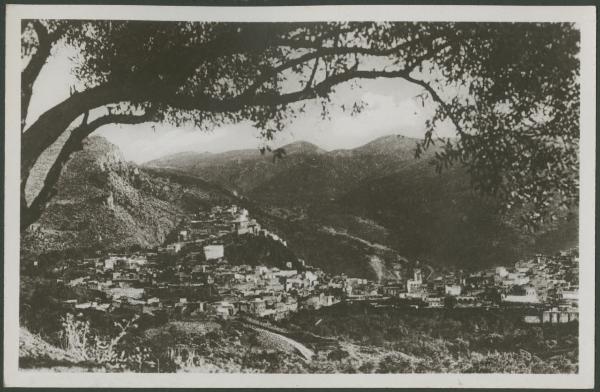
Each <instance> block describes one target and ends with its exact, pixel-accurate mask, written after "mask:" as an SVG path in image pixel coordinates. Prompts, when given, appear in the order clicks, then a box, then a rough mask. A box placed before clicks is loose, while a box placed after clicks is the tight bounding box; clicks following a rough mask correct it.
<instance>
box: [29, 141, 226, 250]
mask: <svg viewBox="0 0 600 392" xmlns="http://www.w3.org/2000/svg"><path fill="white" fill-rule="evenodd" d="M31 188H33V186H32V187H30V191H31V192H33V191H34V190H32V189H31ZM57 190H58V192H57V194H56V195H55V196H54V197H53V198H52V200H51V201H50V203H49V204H48V205H47V207H46V209H45V211H44V213H43V214H42V216H41V218H40V219H39V221H38V222H36V223H35V224H33V225H32V226H31V227H30V228H29V229H28V230H27V232H26V233H25V235H24V237H23V239H22V244H21V245H22V248H23V249H24V250H25V251H29V252H33V253H41V252H47V251H51V250H61V249H66V248H112V249H116V248H121V247H129V246H132V245H139V246H142V247H152V246H156V245H159V244H161V243H162V242H163V241H164V240H165V238H166V236H167V235H168V234H169V233H170V232H171V231H172V230H173V229H174V228H175V227H176V225H177V224H178V222H179V221H180V220H181V219H183V218H184V217H185V216H187V215H188V214H189V213H190V212H192V211H194V210H195V209H196V208H198V207H200V206H202V205H206V204H208V205H211V204H212V203H217V202H220V201H223V200H228V198H230V195H229V194H228V193H227V192H223V191H222V190H220V189H219V188H217V187H214V186H212V185H210V184H208V183H206V182H204V181H202V180H199V179H196V178H193V177H190V176H186V175H181V174H179V175H177V174H174V173H171V172H169V171H164V170H145V169H142V168H140V167H138V166H136V165H135V164H133V163H130V162H127V161H126V160H125V159H124V158H123V156H122V154H121V152H120V151H119V149H118V148H117V147H116V146H114V145H113V144H111V143H109V142H108V141H107V140H105V139H103V138H101V137H91V138H88V139H86V140H85V141H84V147H83V150H82V151H78V152H76V153H74V154H73V156H72V158H71V159H70V160H69V161H68V163H67V164H66V165H65V167H64V168H63V171H62V173H61V176H60V178H59V181H58V184H57Z"/></svg>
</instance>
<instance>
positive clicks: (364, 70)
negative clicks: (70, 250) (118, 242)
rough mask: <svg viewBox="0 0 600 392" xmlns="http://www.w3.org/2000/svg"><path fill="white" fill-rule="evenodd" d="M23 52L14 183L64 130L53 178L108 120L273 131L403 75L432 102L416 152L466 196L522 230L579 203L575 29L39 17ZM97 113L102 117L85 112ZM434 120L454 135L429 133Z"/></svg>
mask: <svg viewBox="0 0 600 392" xmlns="http://www.w3.org/2000/svg"><path fill="white" fill-rule="evenodd" d="M64 45H68V46H72V47H74V48H76V49H77V53H78V55H77V56H76V59H75V60H76V66H75V67H74V69H73V72H74V74H75V75H76V76H77V79H78V85H77V86H74V89H73V94H72V95H71V97H69V98H67V99H66V100H64V101H63V102H60V103H58V104H57V105H55V106H54V107H51V108H48V110H47V111H46V112H45V113H43V114H42V115H41V116H40V117H39V118H37V119H34V120H33V121H31V124H30V125H28V126H27V127H26V119H27V109H28V104H29V99H30V97H31V94H32V91H33V85H34V82H35V79H36V78H37V75H38V74H39V72H40V70H41V68H42V67H43V65H44V63H45V62H46V60H47V59H48V58H49V57H51V56H52V53H53V51H54V50H56V48H59V47H61V46H64ZM22 47H23V56H24V58H25V59H26V60H27V65H26V67H25V68H24V70H23V72H22V86H23V88H22V90H23V91H22V116H21V117H22V127H23V137H22V163H21V176H22V182H21V183H22V190H23V189H24V185H25V182H26V181H27V177H28V176H29V172H30V170H31V168H32V167H33V165H34V164H35V162H36V160H37V158H38V157H39V155H40V154H41V153H42V152H43V151H44V150H45V149H47V148H48V147H49V146H50V145H51V144H52V143H54V142H55V141H56V140H57V138H58V137H59V136H60V135H61V134H62V133H64V132H66V131H67V130H68V129H70V128H73V127H74V128H75V130H73V131H72V132H71V135H70V141H69V142H67V143H66V145H65V148H64V149H63V150H64V153H63V154H61V155H60V156H59V159H57V162H56V164H55V166H56V168H55V170H54V172H53V173H54V177H56V171H58V172H59V173H60V167H61V166H62V164H63V163H64V162H66V160H68V158H69V155H70V153H71V152H72V151H74V150H75V149H77V147H78V145H80V141H81V140H82V139H83V138H85V137H86V136H87V135H88V134H90V133H91V132H93V131H94V130H95V129H97V128H98V127H100V126H103V125H106V124H111V123H141V122H168V123H172V124H175V125H181V124H183V123H191V124H193V125H194V126H196V127H198V128H199V129H204V130H205V129H212V128H214V127H216V126H218V125H221V124H224V123H235V122H239V121H243V120H249V121H252V122H253V123H254V124H255V125H256V127H257V128H259V129H260V130H261V132H262V135H263V137H264V138H265V139H266V140H270V139H272V138H273V135H274V134H275V133H276V132H278V131H281V130H282V129H283V128H284V127H285V126H286V125H287V124H289V122H290V121H292V120H293V118H294V117H296V116H297V115H298V114H299V113H301V112H303V110H304V105H305V103H306V102H307V101H308V100H318V101H320V102H321V104H322V107H323V115H324V116H326V115H327V114H328V111H329V109H330V108H331V106H333V105H335V102H332V100H331V93H332V92H333V91H334V89H335V87H336V86H337V85H339V84H341V83H346V82H352V83H353V82H355V81H358V80H361V79H375V78H402V79H404V80H406V81H408V82H411V83H414V84H416V85H418V86H420V87H421V88H422V90H423V92H422V94H421V95H420V97H419V98H420V99H421V101H422V103H423V105H432V106H433V107H434V108H435V112H434V115H433V117H432V118H431V119H430V120H429V121H428V122H427V124H426V129H425V133H424V138H423V141H422V142H421V143H419V145H418V146H416V155H417V156H418V155H420V153H421V152H422V150H423V149H425V148H428V147H429V146H430V145H431V144H432V143H441V144H442V146H443V148H442V150H441V151H440V152H439V153H437V155H436V165H437V167H438V169H439V170H442V169H443V168H444V167H447V166H448V165H450V164H454V163H460V164H463V165H465V166H466V167H467V169H468V171H469V172H470V174H471V178H472V180H473V185H474V187H475V188H476V189H478V190H480V191H482V192H484V193H488V194H494V195H497V196H499V197H500V198H501V200H503V202H504V205H505V207H506V208H507V209H511V208H523V210H524V211H525V214H524V222H525V223H527V224H534V225H535V224H539V223H541V222H543V220H545V219H548V218H552V214H551V212H552V211H553V210H554V209H555V207H556V206H557V205H562V206H563V207H568V206H569V205H571V204H572V203H574V202H575V201H576V198H577V194H578V141H579V126H578V124H579V122H578V119H579V85H578V70H579V59H578V55H579V31H578V30H577V29H576V28H575V27H574V26H573V25H571V24H564V23H543V24H540V23H416V22H410V23H407V22H393V23H391V22H390V23H380V22H378V23H370V22H331V23H302V24H298V23H199V22H150V21H48V20H44V21H39V20H34V21H23V28H22ZM97 109H101V112H102V113H104V114H101V115H99V116H97V118H95V119H93V120H92V121H88V119H89V113H90V112H91V111H95V113H98V110H97ZM352 110H354V111H356V110H360V105H355V106H354V107H353V108H352ZM79 120H81V125H79V126H77V125H76V121H79ZM442 123H450V124H453V126H454V128H455V129H456V133H457V137H456V138H446V139H440V138H438V137H437V135H436V130H437V129H438V128H439V126H440V124H442ZM55 182H56V181H55V179H54V178H53V177H51V178H48V179H47V181H46V183H45V186H44V189H43V190H42V192H40V195H38V197H37V198H36V199H35V200H34V201H33V202H32V203H31V204H30V205H28V203H27V202H26V201H25V200H24V195H22V202H21V207H22V217H23V218H22V228H26V227H27V226H28V225H29V224H31V223H32V222H34V221H35V220H36V219H37V217H38V216H39V214H40V213H41V211H42V210H43V206H44V204H45V203H46V202H47V201H48V200H49V198H50V197H51V195H52V189H53V185H54V183H55Z"/></svg>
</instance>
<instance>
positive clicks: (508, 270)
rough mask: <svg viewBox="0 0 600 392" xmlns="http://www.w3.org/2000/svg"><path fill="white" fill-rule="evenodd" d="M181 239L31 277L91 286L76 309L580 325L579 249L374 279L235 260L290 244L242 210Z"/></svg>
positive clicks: (207, 214)
mask: <svg viewBox="0 0 600 392" xmlns="http://www.w3.org/2000/svg"><path fill="white" fill-rule="evenodd" d="M176 234H177V238H176V240H174V241H171V242H169V243H167V244H165V245H164V246H162V247H159V248H157V249H154V250H152V251H141V250H140V251H137V252H129V253H120V254H113V253H108V254H97V255H95V257H86V258H83V259H67V260H62V261H60V262H59V263H57V264H55V265H52V266H47V265H43V263H42V262H41V261H33V264H32V265H31V266H28V268H29V269H30V272H31V273H32V274H33V275H35V274H44V276H45V277H50V278H51V279H55V280H56V283H57V284H58V285H64V286H68V287H70V288H72V289H78V288H80V289H85V290H87V292H88V293H90V292H91V293H92V294H91V295H87V296H85V298H83V299H82V298H77V297H75V298H66V299H63V303H64V305H65V306H66V307H67V308H71V309H72V310H74V311H77V312H85V311H86V310H89V309H93V310H96V311H101V312H113V311H117V310H128V311H131V312H135V313H138V314H148V315H155V314H158V313H161V314H164V315H166V316H167V317H168V318H169V319H182V318H183V319H190V318H191V319H193V318H206V317H216V318H220V319H228V318H234V317H239V316H244V317H252V318H254V319H264V320H281V319H283V318H286V317H287V316H289V315H290V314H291V313H294V312H297V311H298V310H300V309H319V308H321V307H328V306H332V305H334V304H337V303H340V302H350V303H352V302H359V301H364V302H369V303H372V304H374V305H377V306H393V304H400V303H401V304H405V305H406V304H408V305H409V306H411V307H414V308H420V307H424V308H446V309H447V308H485V309H493V308H498V307H511V308H516V309H521V310H523V321H525V322H526V323H565V322H570V321H574V320H577V319H578V275H579V274H578V252H577V251H576V250H568V251H563V252H560V253H559V254H556V255H553V256H548V255H536V256H535V257H534V258H532V259H529V260H518V261H516V262H515V264H514V265H512V266H508V267H505V266H498V267H496V268H491V269H486V270H482V271H471V272H465V271H460V270H452V271H441V272H438V271H435V270H434V269H433V268H432V267H430V266H426V265H420V264H419V263H414V264H412V265H411V266H405V267H404V268H403V270H402V271H400V273H399V274H398V275H397V276H398V278H397V279H395V280H387V281H379V282H376V281H372V280H369V279H365V278H361V277H350V276H345V275H343V274H342V275H332V274H329V273H327V272H325V271H323V270H322V269H320V268H315V267H313V266H311V265H309V264H307V263H305V262H304V261H303V260H300V259H293V258H290V259H289V260H280V265H281V267H282V268H280V267H275V266H272V265H271V266H269V265H266V264H262V263H259V264H258V265H254V266H252V265H249V264H236V265H234V264H232V263H231V262H230V261H228V257H227V252H226V248H227V244H232V243H236V242H238V241H240V240H241V239H262V240H265V241H269V242H272V243H276V244H277V245H278V246H283V247H287V242H286V240H285V239H284V238H281V237H280V236H279V235H278V234H277V233H275V232H272V231H270V230H269V229H267V228H265V227H262V225H261V224H260V222H258V221H257V220H256V219H253V218H252V217H251V216H250V214H249V212H248V211H247V210H246V209H244V208H241V207H238V206H236V205H227V206H216V207H212V208H211V209H209V210H206V211H204V210H202V211H198V212H197V213H196V214H193V215H192V216H190V217H189V219H187V220H185V221H184V222H182V224H181V225H180V227H179V229H178V230H177V233H176Z"/></svg>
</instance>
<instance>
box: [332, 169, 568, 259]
mask: <svg viewBox="0 0 600 392" xmlns="http://www.w3.org/2000/svg"><path fill="white" fill-rule="evenodd" d="M340 205H341V206H342V207H341V210H342V211H344V212H345V213H346V214H352V215H358V216H363V217H368V218H370V219H372V220H374V221H376V222H378V223H379V224H381V225H382V226H384V227H385V228H386V229H387V230H388V232H389V233H390V236H389V238H388V241H389V243H390V244H391V246H392V247H393V248H394V249H396V250H398V251H399V252H400V253H401V254H403V255H405V256H406V257H408V258H410V259H421V260H423V261H426V262H429V263H434V264H438V265H457V266H461V267H467V268H468V267H485V266H490V265H500V264H503V265H508V264H511V263H513V262H514V261H515V260H518V259H520V258H522V257H526V256H530V255H533V254H535V253H536V252H545V253H549V252H554V251H556V250H558V249H564V248H566V247H571V246H576V244H577V238H578V236H577V216H576V214H573V213H570V214H562V218H561V220H560V221H558V222H556V223H555V224H549V225H547V226H545V227H544V228H543V229H542V230H541V231H539V232H536V233H530V232H528V231H526V230H524V229H523V228H522V227H521V226H520V225H519V218H518V211H517V212H515V213H514V214H512V215H508V216H506V215H500V214H499V213H498V204H497V201H495V200H494V199H493V198H490V197H483V196H481V195H480V194H478V193H476V192H474V191H473V190H472V189H471V187H470V183H469V177H468V175H467V174H466V173H465V172H464V170H462V169H461V168H459V167H454V168H451V169H449V170H447V171H445V172H443V173H442V174H441V175H438V174H437V173H435V171H434V170H433V167H431V166H430V165H420V166H414V167H411V168H410V169H409V170H404V171H402V172H400V173H396V174H393V175H390V176H386V177H384V178H380V179H376V180H373V181H369V182H367V183H365V184H362V185H361V186H360V187H359V188H357V189H354V190H353V191H351V192H349V193H348V194H346V195H344V197H343V198H341V199H340Z"/></svg>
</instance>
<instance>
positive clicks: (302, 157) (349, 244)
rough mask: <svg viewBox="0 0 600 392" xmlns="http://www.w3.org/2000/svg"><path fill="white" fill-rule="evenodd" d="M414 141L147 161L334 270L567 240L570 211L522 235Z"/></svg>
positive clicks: (484, 260) (514, 252)
mask: <svg viewBox="0 0 600 392" xmlns="http://www.w3.org/2000/svg"><path fill="white" fill-rule="evenodd" d="M416 143H417V140H416V139H411V138H407V137H403V136H399V135H391V136H385V137H382V138H379V139H376V140H373V141H372V142H370V143H367V144H365V145H363V146H360V147H358V148H355V149H348V150H334V151H330V152H326V151H323V150H321V149H319V148H318V147H316V146H312V145H310V144H309V143H305V142H296V143H294V144H293V145H291V146H289V145H288V146H284V147H283V148H284V149H285V150H286V152H288V150H289V153H287V154H286V155H285V156H284V158H283V159H281V160H276V161H273V160H272V159H271V158H270V157H269V156H262V155H260V153H259V152H258V151H253V150H242V151H231V152H226V153H221V154H196V155H194V154H191V153H188V154H185V155H179V156H171V157H168V158H165V159H163V160H157V161H153V162H151V163H149V164H150V165H152V166H159V167H160V166H161V165H163V164H165V162H168V165H169V166H170V167H177V168H178V169H180V170H184V171H187V172H189V173H193V174H194V175H196V176H198V177H202V178H205V179H207V180H210V181H214V182H216V183H218V184H220V185H223V186H224V187H227V188H229V189H231V190H236V191H238V192H239V193H240V194H241V195H243V196H245V197H247V198H248V200H250V201H252V202H253V203H254V204H255V207H256V209H259V210H264V211H265V212H266V213H267V215H268V216H270V218H272V219H273V222H274V223H273V224H277V225H278V227H280V230H282V232H283V233H284V234H285V235H286V238H287V239H288V242H289V244H290V247H291V248H292V250H293V251H294V252H295V253H296V254H297V255H298V256H299V257H301V258H305V259H306V260H307V261H308V262H310V263H312V264H314V265H319V266H323V267H324V268H325V269H329V270H332V271H336V272H339V271H344V269H346V271H351V272H354V273H356V274H359V273H362V274H368V273H370V274H376V273H377V272H376V270H380V271H381V270H382V269H383V270H385V269H389V268H390V267H391V266H390V261H389V260H393V259H394V258H398V257H399V256H404V257H406V258H408V259H410V260H415V259H419V260H421V261H424V262H427V263H431V264H436V265H439V266H444V265H455V266H461V267H476V268H480V267H486V266H492V265H497V264H503V263H512V262H514V261H515V260H516V259H519V258H521V257H527V256H530V255H531V254H534V253H536V252H540V251H541V252H552V251H555V250H557V249H563V248H566V247H571V246H574V245H576V243H577V218H576V214H574V213H573V212H574V211H572V212H571V213H570V214H562V219H560V220H559V221H557V222H555V223H553V224H552V225H548V226H546V227H544V228H542V230H540V231H539V232H537V233H535V234H532V233H529V232H526V231H525V230H524V229H523V228H522V227H521V226H520V225H519V222H518V212H515V213H514V214H513V215H509V216H504V215H500V214H499V213H498V208H497V202H496V201H495V200H493V198H490V197H483V196H481V195H479V194H476V193H474V192H473V191H472V188H471V186H470V181H469V178H468V175H467V174H466V173H465V171H464V170H463V169H462V168H460V167H454V168H451V169H449V170H446V171H444V172H443V173H442V174H441V175H439V174H437V173H435V171H434V169H433V166H432V165H431V164H430V163H431V159H432V156H433V154H434V153H435V151H436V149H435V148H432V149H430V150H429V151H428V152H427V154H425V155H424V156H422V157H421V158H420V159H415V158H414V148H415V145H416ZM296 146H310V148H306V147H305V148H297V147H296ZM265 219H269V217H266V218H265ZM388 250H389V251H390V252H391V253H389V254H386V255H385V257H382V256H381V253H382V252H383V253H386V252H387V251H388ZM374 257H377V258H379V260H383V261H380V262H378V261H376V262H373V258H374ZM385 260H387V261H385ZM384 275H387V274H385V273H384Z"/></svg>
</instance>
